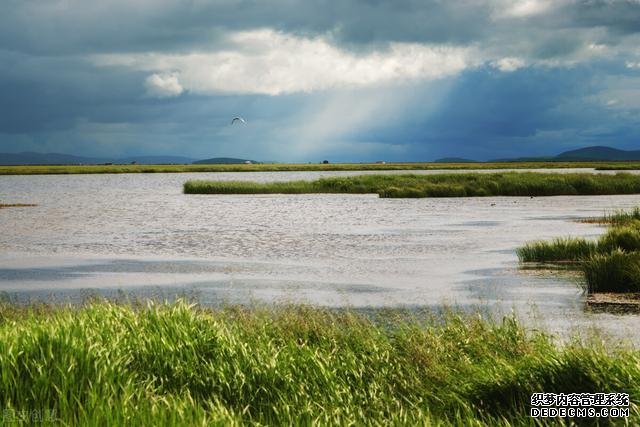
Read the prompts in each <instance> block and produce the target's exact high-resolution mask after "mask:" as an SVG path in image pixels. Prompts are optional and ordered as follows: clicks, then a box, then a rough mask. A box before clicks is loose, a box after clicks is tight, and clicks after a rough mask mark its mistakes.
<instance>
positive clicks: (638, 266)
mask: <svg viewBox="0 0 640 427" xmlns="http://www.w3.org/2000/svg"><path fill="white" fill-rule="evenodd" d="M601 221H602V222H604V223H609V228H608V230H607V232H606V233H605V234H603V235H602V236H600V238H598V240H596V241H590V240H586V239H583V238H573V237H567V238H558V239H554V240H552V241H549V242H547V241H537V242H531V243H527V244H526V245H524V246H523V247H521V248H518V249H517V251H516V252H517V254H518V258H519V259H520V261H522V262H544V263H571V264H573V265H574V266H575V268H576V269H580V270H582V272H583V273H584V277H585V284H586V288H587V291H588V292H620V293H623V292H640V209H638V208H636V209H634V210H633V211H630V212H618V213H615V214H613V215H610V216H607V217H605V218H602V219H601Z"/></svg>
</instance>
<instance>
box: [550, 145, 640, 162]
mask: <svg viewBox="0 0 640 427" xmlns="http://www.w3.org/2000/svg"><path fill="white" fill-rule="evenodd" d="M555 158H556V159H557V160H569V161H570V160H611V161H618V160H640V150H633V151H626V150H618V149H617V148H611V147H602V146H596V147H586V148H580V149H577V150H571V151H565V152H564V153H560V154H558V155H557V156H556V157H555Z"/></svg>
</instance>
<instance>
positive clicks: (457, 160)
mask: <svg viewBox="0 0 640 427" xmlns="http://www.w3.org/2000/svg"><path fill="white" fill-rule="evenodd" d="M477 162H478V161H477V160H470V159H464V158H462V157H443V158H441V159H436V160H434V161H433V163H477Z"/></svg>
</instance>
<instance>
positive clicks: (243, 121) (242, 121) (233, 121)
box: [231, 117, 247, 125]
mask: <svg viewBox="0 0 640 427" xmlns="http://www.w3.org/2000/svg"><path fill="white" fill-rule="evenodd" d="M236 122H238V123H243V124H245V125H246V124H247V121H246V120H245V119H243V118H242V117H234V118H233V120H231V124H232V125H233V124H235V123H236Z"/></svg>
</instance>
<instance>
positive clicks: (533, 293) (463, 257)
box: [0, 169, 640, 343]
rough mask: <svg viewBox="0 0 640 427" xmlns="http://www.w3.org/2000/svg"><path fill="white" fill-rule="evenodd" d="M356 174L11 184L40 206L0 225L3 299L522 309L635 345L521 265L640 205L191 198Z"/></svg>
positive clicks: (633, 331) (619, 201)
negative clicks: (211, 182) (194, 186)
mask: <svg viewBox="0 0 640 427" xmlns="http://www.w3.org/2000/svg"><path fill="white" fill-rule="evenodd" d="M543 171H546V172H559V170H543ZM561 171H562V172H575V170H570V169H567V170H561ZM580 171H584V170H580ZM438 172H439V171H423V172H420V171H412V172H411V173H438ZM455 172H456V171H447V173H455ZM460 172H464V173H466V172H469V171H460ZM482 172H485V173H490V172H495V171H482ZM368 173H381V172H379V171H372V172H368ZM383 173H407V172H406V171H385V172H383ZM608 173H611V172H608ZM358 174H363V172H362V171H354V172H249V173H197V174H196V173H178V174H115V175H111V174H109V175H39V176H2V177H0V201H1V202H4V203H36V204H38V206H36V207H25V208H7V209H0V292H3V293H4V294H5V295H7V296H8V297H10V298H13V299H17V300H50V299H54V300H56V301H72V302H75V301H80V300H82V299H84V298H85V297H86V296H87V295H91V294H94V293H100V294H102V295H106V296H109V297H118V296H120V297H122V296H123V295H125V296H126V295H131V296H136V297H143V298H146V297H152V298H160V299H164V298H167V299H172V298H175V297H176V296H180V295H186V296H188V297H189V298H194V299H197V300H198V301H200V302H202V303H204V304H210V305H219V304H229V303H230V304H233V303H243V304H244V303H273V302H285V303H286V302H304V303H310V304H318V305H324V306H330V307H352V308H375V307H399V306H401V307H408V308H421V307H434V308H438V307H442V306H456V307H461V308H464V309H475V308H477V307H480V308H482V309H486V310H489V311H491V312H495V313H504V312H507V311H510V310H511V309H514V310H515V311H516V312H517V313H518V314H519V315H520V316H521V317H523V318H524V319H525V320H526V321H527V322H529V324H531V325H533V324H538V323H540V322H542V323H543V324H544V325H546V326H547V327H548V328H549V329H550V330H552V331H557V332H561V333H564V332H567V331H572V330H582V331H584V330H586V329H588V328H589V327H591V326H597V327H598V328H601V329H604V330H606V331H608V332H610V333H611V334H612V335H613V336H618V337H625V339H627V338H628V337H630V338H631V339H632V341H634V342H636V343H638V342H640V339H639V337H640V333H639V332H638V330H637V328H636V327H634V326H635V325H637V321H638V316H636V315H613V314H607V313H592V312H589V311H585V309H584V295H583V294H582V292H581V290H580V288H579V286H578V285H577V280H578V279H576V278H575V277H572V276H570V275H567V274H564V275H563V274H549V273H548V272H541V271H535V270H533V271H531V270H521V269H519V266H518V260H517V257H516V255H515V249H516V248H517V247H518V246H520V245H522V244H523V243H524V242H527V241H530V240H536V239H549V238H553V237H559V236H567V235H573V236H588V237H594V238H595V237H596V236H597V235H599V234H601V233H602V231H603V230H604V229H603V227H601V226H598V225H594V224H585V223H580V222H577V221H575V220H576V219H578V218H584V217H593V216H601V215H603V214H604V213H607V212H612V211H613V210H616V209H622V208H630V207H634V206H638V205H640V196H636V195H634V196H579V197H573V196H571V197H566V196H559V197H537V198H528V197H527V198H520V197H490V198H442V199H379V198H378V197H377V196H375V195H335V194H331V195H323V194H313V195H259V196H256V195H246V196H245V195H219V196H214V195H184V194H182V184H183V183H184V182H185V181H187V180H189V179H224V180H232V179H233V180H255V181H261V182H267V181H274V180H291V179H315V178H317V177H320V176H336V175H341V176H346V175H358Z"/></svg>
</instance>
